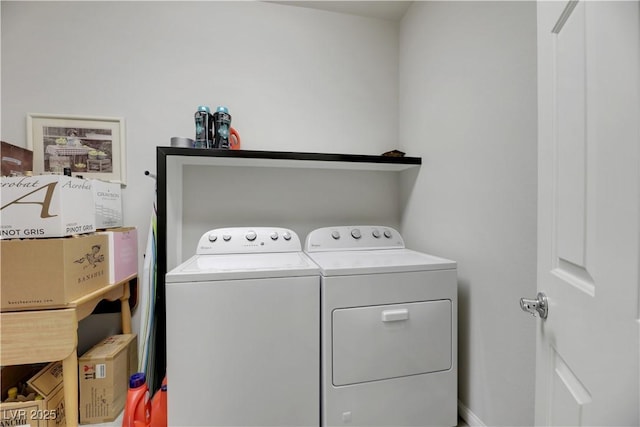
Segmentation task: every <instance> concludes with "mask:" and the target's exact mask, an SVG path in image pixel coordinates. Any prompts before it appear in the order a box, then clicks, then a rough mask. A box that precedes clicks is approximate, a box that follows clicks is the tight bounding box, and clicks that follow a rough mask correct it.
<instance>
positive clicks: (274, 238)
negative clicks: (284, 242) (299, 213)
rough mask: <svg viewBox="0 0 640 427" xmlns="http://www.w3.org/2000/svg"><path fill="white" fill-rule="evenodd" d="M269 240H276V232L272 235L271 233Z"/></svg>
mask: <svg viewBox="0 0 640 427" xmlns="http://www.w3.org/2000/svg"><path fill="white" fill-rule="evenodd" d="M270 237H271V240H278V232H277V231H274V232H273V233H271V236H270Z"/></svg>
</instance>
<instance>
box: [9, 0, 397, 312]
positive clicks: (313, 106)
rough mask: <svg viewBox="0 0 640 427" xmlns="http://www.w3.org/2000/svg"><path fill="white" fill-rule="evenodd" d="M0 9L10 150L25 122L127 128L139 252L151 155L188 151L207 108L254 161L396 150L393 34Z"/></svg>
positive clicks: (147, 10)
mask: <svg viewBox="0 0 640 427" xmlns="http://www.w3.org/2000/svg"><path fill="white" fill-rule="evenodd" d="M0 7H1V10H2V17H1V18H2V27H1V31H2V107H3V108H2V122H1V123H2V128H1V137H2V140H3V141H7V142H9V143H12V144H14V145H18V146H23V147H26V146H27V143H26V119H25V117H26V114H27V113H29V112H36V113H55V114H74V115H91V116H115V117H124V118H125V120H126V144H127V147H126V154H127V159H128V160H127V161H128V163H127V177H128V179H127V187H126V188H125V189H124V190H123V200H124V217H125V223H126V224H127V225H134V226H136V227H138V229H139V231H140V232H139V235H140V238H139V243H140V245H139V246H140V249H141V251H143V250H144V248H145V246H146V240H147V235H148V227H149V218H150V212H151V205H152V201H153V197H154V194H153V193H154V188H155V183H154V182H153V181H152V180H151V179H150V178H148V177H145V176H144V175H143V173H144V171H145V170H149V171H152V172H154V171H155V169H156V166H155V163H156V151H155V147H156V146H168V145H170V138H171V137H172V136H189V137H193V134H194V121H193V113H194V111H195V109H196V107H197V106H198V105H200V104H207V105H210V106H211V107H212V108H215V107H216V106H217V105H226V106H228V107H229V110H230V113H231V114H232V117H233V121H232V124H233V126H234V127H236V128H237V129H238V131H239V132H240V133H241V136H242V146H243V148H245V149H256V150H283V151H310V152H329V153H330V152H338V153H353V154H380V153H382V152H384V151H388V150H390V149H393V148H397V127H398V126H397V98H398V94H397V81H398V74H397V47H398V25H397V24H394V23H391V22H388V21H383V20H377V19H369V18H361V17H357V16H353V15H342V14H337V13H332V12H322V11H316V10H311V9H306V8H298V7H290V6H283V5H278V4H269V3H262V2H218V1H216V2H11V1H2V2H1V3H0ZM238 197H240V196H238ZM140 265H142V254H141V256H140ZM140 271H142V269H141V270H140ZM136 314H137V313H136ZM135 323H136V317H134V324H135Z"/></svg>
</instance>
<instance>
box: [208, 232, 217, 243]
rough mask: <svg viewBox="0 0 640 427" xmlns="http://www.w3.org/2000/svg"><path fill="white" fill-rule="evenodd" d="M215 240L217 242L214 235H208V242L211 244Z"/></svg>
mask: <svg viewBox="0 0 640 427" xmlns="http://www.w3.org/2000/svg"><path fill="white" fill-rule="evenodd" d="M216 240H218V236H216V235H215V234H213V233H212V234H209V241H210V242H211V243H213V242H215V241H216Z"/></svg>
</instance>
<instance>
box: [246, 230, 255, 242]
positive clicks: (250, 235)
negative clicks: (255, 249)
mask: <svg viewBox="0 0 640 427" xmlns="http://www.w3.org/2000/svg"><path fill="white" fill-rule="evenodd" d="M245 237H246V238H247V240H248V241H250V242H253V241H254V240H256V237H258V235H257V234H256V232H255V231H249V232H248V233H247V235H246V236H245Z"/></svg>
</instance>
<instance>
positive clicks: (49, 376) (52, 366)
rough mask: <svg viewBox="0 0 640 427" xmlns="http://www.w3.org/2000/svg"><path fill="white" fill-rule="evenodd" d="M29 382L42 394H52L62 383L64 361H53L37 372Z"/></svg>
mask: <svg viewBox="0 0 640 427" xmlns="http://www.w3.org/2000/svg"><path fill="white" fill-rule="evenodd" d="M27 384H29V386H31V388H33V389H34V390H35V391H37V392H38V393H40V394H41V395H42V396H44V397H47V396H50V395H51V393H52V392H53V391H55V389H56V388H57V387H58V386H60V385H61V384H62V362H51V363H49V364H48V365H47V366H45V367H44V368H43V369H42V370H41V371H40V372H38V373H37V374H35V375H34V376H33V377H32V378H31V379H30V380H28V381H27Z"/></svg>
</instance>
